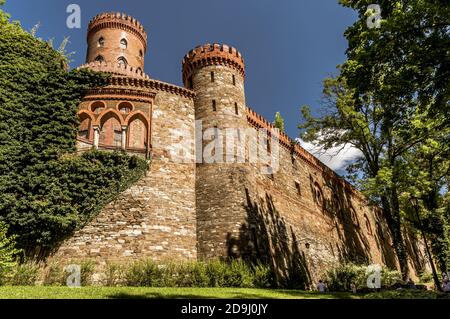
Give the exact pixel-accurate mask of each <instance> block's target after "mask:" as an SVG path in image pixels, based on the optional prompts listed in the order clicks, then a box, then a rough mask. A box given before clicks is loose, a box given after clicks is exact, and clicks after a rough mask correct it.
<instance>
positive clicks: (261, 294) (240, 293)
mask: <svg viewBox="0 0 450 319" xmlns="http://www.w3.org/2000/svg"><path fill="white" fill-rule="evenodd" d="M449 297H450V295H449V294H446V295H442V294H436V293H434V292H431V291H426V292H423V291H408V290H405V291H401V292H399V291H389V292H382V293H371V294H352V293H317V292H309V291H300V290H277V289H244V288H150V287H82V288H68V287H44V286H30V287H28V286H27V287H17V286H16V287H10V286H4V287H0V299H111V298H112V299H121V298H131V299H134V298H139V299H141V298H148V299H151V298H187V299H196V298H229V299H236V298H238V299H241V298H242V299H262V298H266V299H361V298H396V299H399V298H408V299H409V298H449Z"/></svg>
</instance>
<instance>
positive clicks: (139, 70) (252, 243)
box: [55, 13, 420, 279]
mask: <svg viewBox="0 0 450 319" xmlns="http://www.w3.org/2000/svg"><path fill="white" fill-rule="evenodd" d="M87 40H88V50H87V61H86V62H87V63H86V64H85V65H82V66H80V68H89V69H92V70H96V71H103V72H107V73H110V74H111V77H110V79H109V82H108V85H107V86H105V87H101V88H92V89H90V90H89V92H88V93H87V95H86V96H85V97H84V99H83V101H82V102H81V104H80V105H79V111H78V116H79V119H80V122H81V125H80V129H79V135H78V139H77V146H78V149H79V150H80V151H83V150H86V149H91V148H93V147H94V148H98V149H100V150H114V149H122V150H124V151H126V152H128V153H130V154H136V155H139V156H142V157H145V158H147V159H148V160H149V169H148V172H147V175H146V176H145V177H144V178H142V179H141V180H140V181H139V182H137V184H135V185H134V186H132V187H131V188H129V189H128V190H126V191H125V192H123V193H122V194H120V195H119V197H118V198H117V199H116V200H115V201H114V202H112V203H110V204H108V205H107V206H106V207H105V208H104V209H103V210H102V211H101V213H100V214H99V215H98V216H97V217H96V218H95V219H94V220H93V221H91V222H90V223H89V224H88V225H86V226H85V227H83V228H82V229H80V230H79V231H77V232H76V233H75V235H74V236H73V237H72V238H70V239H69V240H67V241H66V242H65V243H63V245H62V246H61V247H60V248H59V250H58V251H57V252H56V254H55V257H56V258H59V259H63V260H74V259H77V258H80V259H81V258H91V259H94V260H97V261H99V262H100V263H104V262H106V261H127V260H133V259H142V258H153V259H155V260H205V259H211V258H228V257H240V258H244V259H251V260H260V261H263V262H268V263H271V264H272V265H274V266H275V267H276V268H277V270H278V271H279V274H280V276H289V274H290V273H292V272H295V273H297V274H298V273H302V274H303V275H304V276H305V278H310V279H317V278H318V276H320V275H321V273H323V271H324V269H327V268H328V267H331V266H332V265H333V264H334V263H336V262H340V261H343V260H353V261H358V262H366V263H378V264H384V265H388V266H390V267H394V268H396V267H397V260H396V257H395V253H394V250H393V247H392V241H391V238H390V236H389V235H388V234H389V232H388V229H387V226H386V224H385V222H384V220H383V217H382V214H381V211H380V210H379V209H378V208H376V207H373V206H370V205H368V203H367V201H366V199H365V198H364V197H363V196H362V195H361V194H360V193H359V192H358V191H357V190H355V189H354V188H353V187H352V186H351V185H350V184H349V183H347V182H346V181H345V180H343V179H342V178H340V177H339V176H338V175H337V174H336V173H335V172H333V171H332V170H331V169H329V168H328V167H327V166H325V165H324V164H323V163H322V162H320V161H319V160H318V159H317V158H315V157H314V156H313V155H311V154H310V153H308V152H307V151H306V150H304V149H303V148H302V147H300V146H299V145H298V144H296V143H294V142H293V140H291V139H290V138H289V137H288V136H287V135H285V134H284V133H282V132H278V131H277V130H276V129H275V128H274V127H273V126H272V124H271V123H269V122H268V121H267V120H265V119H264V118H263V117H262V116H260V115H258V114H257V113H256V112H255V111H253V110H252V109H250V108H249V107H248V106H247V104H246V100H245V89H244V82H245V64H244V59H243V57H242V55H241V53H239V52H238V50H237V49H235V48H233V47H230V46H227V45H225V44H222V45H220V44H206V45H203V46H198V47H196V48H195V49H193V50H191V51H190V52H189V53H187V55H186V56H185V57H184V59H183V61H182V76H183V83H184V87H179V86H176V85H173V84H170V83H164V82H161V81H158V80H155V79H152V78H151V77H149V76H148V75H146V74H145V73H144V72H143V70H144V59H145V54H146V51H147V34H146V32H145V30H144V27H143V26H142V25H141V24H140V23H139V22H138V21H137V20H135V19H134V18H132V17H130V16H127V15H125V14H120V13H104V14H100V15H98V16H96V17H95V18H93V20H92V21H91V22H90V24H89V28H88V34H87ZM229 129H232V130H231V131H233V132H237V134H235V135H233V136H232V139H225V138H223V139H220V140H221V142H220V143H217V142H214V143H215V144H214V146H216V147H215V150H213V151H212V152H211V155H212V157H213V159H214V160H213V161H211V160H205V158H203V156H202V155H203V154H204V153H205V149H206V148H208V141H209V140H212V139H213V138H215V139H216V140H219V137H223V136H224V135H223V132H224V131H227V130H229ZM249 130H250V131H251V130H255V131H256V130H259V131H261V130H264V131H265V132H267V136H268V138H267V141H266V143H264V141H262V142H261V139H258V140H256V141H257V142H256V144H255V143H254V141H255V140H253V142H252V141H251V140H250V142H246V143H245V152H244V154H243V153H241V155H239V154H240V153H239V152H237V154H238V155H235V156H234V158H232V160H231V161H225V160H223V161H222V159H223V157H224V156H225V155H224V154H225V153H227V152H226V151H224V150H230V148H229V145H228V143H229V142H230V141H241V139H243V138H245V137H243V136H241V135H240V134H241V132H245V131H247V132H248V131H249ZM181 131H182V132H184V133H183V134H178V132H181ZM207 131H208V132H212V134H209V136H206V135H208V134H205V132H207ZM230 145H231V146H233V145H234V144H233V143H230ZM252 147H256V151H255V152H257V150H258V149H259V150H260V149H261V148H264V149H265V150H266V151H267V153H268V154H269V156H272V155H274V154H275V155H276V156H277V167H276V169H273V167H272V168H271V167H270V164H271V163H266V162H252V161H250V160H249V154H250V155H251V153H252V151H251V150H252V149H253V150H255V149H254V148H252ZM249 150H250V151H249ZM222 151H224V152H222ZM228 153H229V152H228ZM228 153H227V154H228ZM177 154H184V157H183V158H184V160H180V159H179V158H177V157H176V156H175V155H177ZM233 154H235V153H233ZM233 159H234V160H233ZM269 162H270V161H269ZM268 167H269V169H267V170H266V171H264V169H263V168H268ZM417 245H418V244H417V243H416V242H414V241H409V242H408V250H409V251H410V253H411V254H413V253H415V252H416V253H417V251H420V249H418V247H417ZM416 255H417V254H416Z"/></svg>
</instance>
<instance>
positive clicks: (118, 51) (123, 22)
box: [86, 12, 147, 72]
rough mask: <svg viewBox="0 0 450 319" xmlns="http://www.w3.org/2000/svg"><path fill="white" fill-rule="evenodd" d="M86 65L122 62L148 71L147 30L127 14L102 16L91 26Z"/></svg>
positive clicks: (96, 17)
mask: <svg viewBox="0 0 450 319" xmlns="http://www.w3.org/2000/svg"><path fill="white" fill-rule="evenodd" d="M87 42H88V50H87V57H86V62H87V63H90V62H105V63H107V64H114V63H118V64H120V65H122V66H123V65H125V66H128V67H131V68H133V69H135V70H140V71H141V72H142V71H143V70H144V56H145V53H146V51H147V34H146V32H145V30H144V27H143V26H142V25H141V23H139V21H137V20H136V19H134V18H133V17H130V16H128V15H126V14H124V13H114V12H112V13H102V14H99V15H97V16H95V17H94V18H93V19H92V20H91V22H90V23H89V28H88V34H87Z"/></svg>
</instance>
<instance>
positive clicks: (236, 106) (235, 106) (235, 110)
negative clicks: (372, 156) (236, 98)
mask: <svg viewBox="0 0 450 319" xmlns="http://www.w3.org/2000/svg"><path fill="white" fill-rule="evenodd" d="M234 113H235V114H236V115H239V108H238V105H237V103H234Z"/></svg>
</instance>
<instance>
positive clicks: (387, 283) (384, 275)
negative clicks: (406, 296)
mask: <svg viewBox="0 0 450 319" xmlns="http://www.w3.org/2000/svg"><path fill="white" fill-rule="evenodd" d="M402 282H403V280H402V274H401V273H400V272H399V271H398V270H392V269H389V268H387V267H386V266H383V268H382V270H381V285H382V286H383V287H385V288H389V287H392V286H394V285H395V284H398V283H402Z"/></svg>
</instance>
